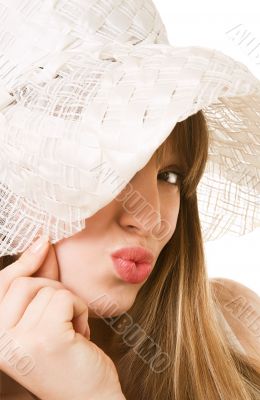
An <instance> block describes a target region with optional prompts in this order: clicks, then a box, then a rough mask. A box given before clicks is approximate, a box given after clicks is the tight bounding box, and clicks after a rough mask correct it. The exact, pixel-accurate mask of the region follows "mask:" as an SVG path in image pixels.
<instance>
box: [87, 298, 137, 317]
mask: <svg viewBox="0 0 260 400" xmlns="http://www.w3.org/2000/svg"><path fill="white" fill-rule="evenodd" d="M134 301H135V298H134V299H133V298H129V299H128V301H127V299H126V298H124V301H123V302H122V301H119V300H118V298H114V297H112V296H111V295H110V296H109V295H108V294H106V293H104V294H101V295H100V296H97V297H96V298H95V300H92V301H91V302H89V303H88V315H89V317H91V318H112V317H117V316H119V315H122V314H124V313H126V312H127V311H128V310H129V309H130V308H131V307H132V305H133V303H134Z"/></svg>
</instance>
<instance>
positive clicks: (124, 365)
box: [0, 111, 260, 400]
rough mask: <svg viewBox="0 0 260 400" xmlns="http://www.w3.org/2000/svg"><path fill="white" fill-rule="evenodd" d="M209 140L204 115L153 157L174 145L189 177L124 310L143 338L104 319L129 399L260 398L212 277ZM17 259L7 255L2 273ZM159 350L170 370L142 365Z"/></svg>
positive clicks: (257, 372) (259, 371)
mask: <svg viewBox="0 0 260 400" xmlns="http://www.w3.org/2000/svg"><path fill="white" fill-rule="evenodd" d="M208 141H209V134H208V129H207V125H206V120H205V117H204V115H203V112H202V111H199V112H197V113H196V114H194V115H192V116H190V117H188V118H187V119H186V120H185V121H182V122H179V123H177V125H176V126H175V127H174V129H173V131H172V132H171V134H170V135H169V136H168V138H167V140H166V141H165V142H164V143H163V144H162V145H161V146H160V147H159V148H158V149H157V151H156V154H157V156H158V157H159V158H163V157H164V151H165V148H166V147H165V145H167V146H168V145H171V146H173V147H174V151H177V152H178V154H179V155H180V156H181V158H182V160H183V162H184V165H185V171H186V172H185V175H184V177H183V180H182V184H181V187H180V194H181V201H180V211H179V215H178V221H177V226H176V229H175V232H174V234H173V236H172V237H171V239H170V240H169V241H168V243H167V244H166V245H165V247H164V248H163V250H162V251H161V253H160V255H159V257H158V259H157V262H156V265H155V267H154V269H153V272H152V274H151V275H150V277H149V279H148V280H147V281H146V282H145V284H144V285H143V286H142V288H141V289H140V291H139V292H138V294H137V297H136V300H135V302H134V304H133V306H132V307H131V309H130V310H129V311H128V312H127V315H128V318H129V316H131V318H132V321H134V326H135V329H136V327H137V326H138V327H141V328H142V332H145V335H143V336H142V337H141V339H142V340H141V341H140V337H139V338H138V340H136V343H135V342H133V340H132V343H131V346H130V345H129V342H130V341H129V338H130V336H131V334H130V333H129V332H130V330H129V331H128V333H129V337H128V340H126V338H127V335H124V336H122V335H119V334H118V333H116V331H117V332H118V331H119V330H118V329H117V330H116V326H117V327H120V325H121V326H124V322H125V316H126V314H122V315H121V316H119V317H116V318H112V319H111V318H107V319H105V320H106V321H107V323H108V324H109V325H110V327H111V328H113V329H111V333H112V340H111V354H113V353H114V354H120V357H119V360H118V362H116V366H117V369H118V374H119V378H120V382H121V386H122V390H123V393H124V394H125V396H126V398H127V400H137V399H138V400H147V399H150V400H205V399H210V400H231V399H232V400H235V399H236V400H259V398H260V397H259V396H260V395H259V393H260V367H259V365H257V361H256V360H255V359H252V358H249V357H247V356H245V355H243V354H241V353H239V351H238V350H236V349H235V348H233V347H232V346H231V345H230V343H229V342H228V341H227V340H226V336H225V334H224V332H223V329H222V328H221V326H220V324H219V321H218V319H217V312H216V310H217V307H218V300H217V298H216V297H215V296H214V292H213V290H212V288H211V286H210V283H209V279H208V275H207V269H206V265H205V258H204V248H203V240H202V234H201V226H200V220H199V213H198V206H197V194H196V187H197V185H198V183H199V180H200V178H201V176H202V174H203V171H204V168H205V164H206V161H207V156H208ZM12 260H13V258H12V257H10V256H7V257H3V259H2V267H4V266H6V265H8V264H10V263H11V262H12ZM0 268H1V266H0ZM131 328H133V326H132V327H131ZM132 330H133V329H132ZM132 336H134V332H132ZM151 338H152V339H153V344H154V345H153V346H151ZM126 341H127V343H126ZM158 348H159V349H160V354H161V355H164V356H165V355H167V358H166V359H167V368H161V369H160V368H158V367H157V368H156V364H155V363H153V364H152V363H151V362H145V360H148V358H149V356H151V354H152V353H153V352H156V350H158ZM154 354H155V353H154ZM150 359H151V360H154V359H155V358H154V359H152V358H151V357H150ZM162 360H163V359H162Z"/></svg>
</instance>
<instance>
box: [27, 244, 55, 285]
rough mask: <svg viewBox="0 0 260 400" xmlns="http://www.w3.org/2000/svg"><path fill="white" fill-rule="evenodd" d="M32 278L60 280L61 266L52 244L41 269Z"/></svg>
mask: <svg viewBox="0 0 260 400" xmlns="http://www.w3.org/2000/svg"><path fill="white" fill-rule="evenodd" d="M32 276H33V277H43V278H48V279H54V280H56V281H59V280H60V273H59V264H58V261H57V257H56V252H55V248H54V246H53V245H52V244H51V245H50V246H49V251H48V253H47V256H46V258H45V259H44V261H43V263H42V265H41V267H40V268H39V269H38V270H37V271H36V272H35V273H34V274H33V275H32Z"/></svg>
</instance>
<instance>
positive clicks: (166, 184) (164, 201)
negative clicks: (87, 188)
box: [13, 148, 180, 383]
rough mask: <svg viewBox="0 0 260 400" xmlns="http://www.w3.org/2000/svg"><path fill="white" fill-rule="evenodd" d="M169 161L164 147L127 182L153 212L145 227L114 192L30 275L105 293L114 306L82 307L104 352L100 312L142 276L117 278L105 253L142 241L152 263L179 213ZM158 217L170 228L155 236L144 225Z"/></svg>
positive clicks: (84, 293)
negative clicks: (159, 155) (161, 155)
mask: <svg viewBox="0 0 260 400" xmlns="http://www.w3.org/2000/svg"><path fill="white" fill-rule="evenodd" d="M172 164H176V165H177V166H178V165H179V160H178V158H177V156H176V155H175V154H174V155H173V154H172V151H171V150H170V148H169V150H167V157H166V159H165V160H164V163H163V165H160V164H159V165H157V162H156V157H155V156H153V157H151V159H150V160H149V162H148V163H147V164H146V165H145V167H144V168H143V169H141V170H140V171H138V172H137V173H136V175H135V176H134V177H133V178H132V180H131V182H130V183H131V185H132V186H131V188H132V191H136V192H137V193H138V194H140V196H141V198H142V199H144V200H145V202H146V203H147V204H149V206H150V210H151V209H152V210H153V211H154V213H153V216H154V217H153V218H154V219H153V220H150V226H149V227H147V226H143V224H142V222H141V221H140V220H138V219H137V218H136V217H135V216H134V214H135V213H129V212H128V209H127V208H126V207H125V206H124V203H123V202H122V201H118V198H119V196H120V194H119V195H118V196H117V197H116V198H115V199H113V200H112V201H111V202H110V203H109V204H108V205H106V206H105V207H103V208H102V209H101V210H99V211H98V212H97V213H95V214H94V215H93V216H92V217H90V218H88V219H87V220H86V229H84V230H83V231H81V232H79V233H78V234H76V235H73V236H71V237H69V238H66V239H63V240H61V241H59V242H57V243H55V244H54V245H52V246H51V247H50V251H49V254H48V256H47V258H46V259H45V261H44V262H43V264H42V266H41V267H40V268H39V269H38V270H37V272H36V273H34V274H33V275H32V277H42V276H45V277H48V278H50V279H56V280H59V281H60V282H61V283H62V284H63V285H64V286H65V287H66V288H67V289H69V290H70V291H71V292H72V293H74V294H75V295H77V296H79V297H80V298H81V299H82V300H83V301H84V302H85V303H86V304H89V303H90V302H91V301H93V299H96V298H97V297H98V296H100V295H103V294H104V293H105V294H106V295H107V296H109V299H110V300H111V302H113V304H116V305H117V308H116V311H114V312H111V311H109V310H108V311H107V310H104V305H103V304H102V303H100V304H99V303H98V302H95V307H94V308H93V309H92V308H91V305H90V306H89V309H88V316H89V318H88V322H89V327H90V331H91V341H92V342H93V343H95V344H97V345H98V346H99V347H100V348H102V349H103V350H104V351H105V352H107V353H109V351H108V350H107V349H106V345H107V343H108V342H107V334H106V333H107V329H108V328H107V326H106V324H105V323H104V322H103V321H102V318H100V317H101V316H104V317H108V316H114V315H120V314H122V313H123V312H126V311H127V310H128V309H129V308H130V307H131V306H132V304H133V303H134V301H135V298H136V295H137V293H138V291H139V290H140V288H141V287H142V285H143V284H144V283H145V281H143V282H142V283H140V284H131V283H126V282H124V281H123V280H122V279H121V278H119V277H118V276H117V274H116V272H115V269H114V266H113V262H112V259H111V258H110V254H111V253H112V252H114V251H115V250H117V249H119V248H122V247H127V246H128V247H129V246H143V247H145V248H147V249H149V250H150V251H151V252H152V254H153V255H154V261H153V264H152V268H153V267H154V265H155V263H156V260H157V258H158V256H159V254H160V252H161V250H162V249H163V247H164V246H165V245H166V243H167V242H168V241H169V239H170V238H171V236H172V234H173V233H174V231H175V228H176V224H177V218H178V214H179V207H180V192H179V185H178V174H177V172H178V168H177V169H176V170H175V171H176V173H175V172H173V171H174V168H168V167H169V166H170V165H172ZM166 170H167V171H169V170H170V171H172V172H170V173H168V175H167V174H165V175H163V176H162V175H161V174H162V172H165V171H166ZM159 174H160V175H159ZM138 204H139V203H138ZM138 204H137V205H138ZM162 220H164V221H167V223H168V227H170V229H169V230H168V231H167V234H165V235H164V236H163V238H160V237H159V238H158V237H156V235H155V234H153V232H152V230H151V229H149V228H150V227H154V226H155V224H156V226H158V224H160V221H162ZM54 256H55V257H54ZM54 259H55V261H54ZM51 263H57V265H58V270H59V271H58V275H59V276H58V277H56V276H55V277H52V276H51V275H49V272H48V271H50V270H51V269H52V268H51V266H50V264H51ZM53 269H55V268H53ZM147 279H148V278H147ZM111 358H112V357H111ZM112 359H113V361H114V362H115V361H116V360H115V359H114V358H112ZM13 383H14V382H13Z"/></svg>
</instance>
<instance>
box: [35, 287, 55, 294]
mask: <svg viewBox="0 0 260 400" xmlns="http://www.w3.org/2000/svg"><path fill="white" fill-rule="evenodd" d="M55 291H56V289H55V288H53V287H51V286H43V287H42V288H41V289H40V290H39V292H41V293H44V294H52V293H54V292H55Z"/></svg>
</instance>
